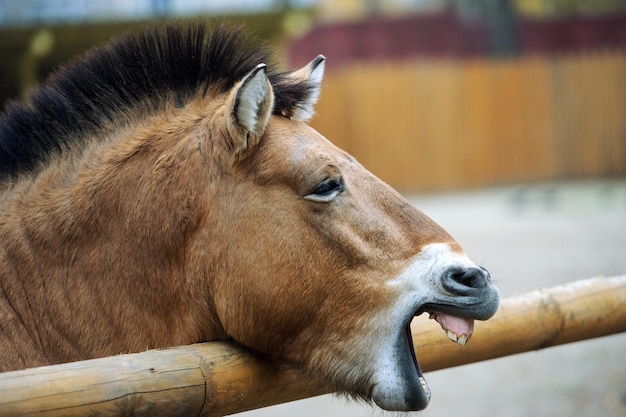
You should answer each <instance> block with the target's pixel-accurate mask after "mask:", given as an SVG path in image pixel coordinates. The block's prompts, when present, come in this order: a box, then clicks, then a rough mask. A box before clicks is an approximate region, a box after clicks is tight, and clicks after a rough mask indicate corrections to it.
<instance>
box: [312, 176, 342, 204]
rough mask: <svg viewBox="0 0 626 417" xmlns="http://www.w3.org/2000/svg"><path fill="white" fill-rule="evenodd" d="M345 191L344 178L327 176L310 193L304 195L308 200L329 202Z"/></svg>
mask: <svg viewBox="0 0 626 417" xmlns="http://www.w3.org/2000/svg"><path fill="white" fill-rule="evenodd" d="M342 191H343V178H342V177H337V178H335V177H333V178H326V179H325V180H324V181H322V182H320V183H319V184H318V185H317V187H315V189H314V190H313V191H311V193H310V194H308V195H306V196H304V198H306V199H307V200H312V201H317V202H320V203H327V202H329V201H332V200H333V199H334V198H335V197H337V196H338V195H339V194H340V193H341V192H342Z"/></svg>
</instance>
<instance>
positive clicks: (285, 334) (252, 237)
mask: <svg viewBox="0 0 626 417" xmlns="http://www.w3.org/2000/svg"><path fill="white" fill-rule="evenodd" d="M323 71H324V57H322V56H319V57H317V58H316V59H314V60H313V61H312V62H311V63H310V64H309V65H308V66H306V67H304V68H302V69H300V70H298V71H296V72H293V73H291V74H289V75H288V76H286V77H284V79H283V80H282V83H290V82H294V83H303V82H304V83H305V84H306V85H307V91H308V93H307V94H305V95H304V96H303V97H302V99H301V100H300V101H298V102H294V103H293V105H292V106H291V107H290V108H286V109H284V110H283V111H282V113H281V114H274V115H273V114H272V110H271V109H272V107H273V102H274V94H273V86H272V83H271V82H270V80H268V78H267V76H266V73H265V67H264V66H263V65H262V64H261V65H259V66H257V67H256V68H254V69H253V70H252V71H251V72H250V73H249V74H248V75H247V76H246V77H244V78H243V79H242V80H241V81H240V82H239V83H238V84H237V85H236V86H234V87H233V88H232V90H231V91H230V92H228V94H227V98H226V99H225V100H224V104H223V106H224V107H223V108H224V110H223V111H224V118H223V120H222V123H223V124H224V125H225V128H224V131H225V132H228V133H227V136H228V138H227V141H226V142H227V143H228V144H229V145H230V146H229V148H228V149H229V150H230V152H232V154H231V155H228V153H226V155H227V156H228V157H229V159H228V160H229V161H230V165H229V167H228V169H227V171H228V175H226V176H224V178H228V180H227V182H226V183H225V184H223V187H222V190H223V191H222V192H221V194H220V197H219V198H218V199H217V200H218V201H219V203H218V204H219V205H220V209H219V210H217V211H216V212H217V213H221V214H220V215H221V216H227V219H224V222H223V223H224V225H223V227H224V229H221V230H219V229H218V230H216V233H217V234H215V235H214V238H215V239H219V242H216V243H219V245H220V246H221V247H222V249H221V253H222V254H223V255H224V259H222V262H223V264H222V265H223V266H224V268H223V270H222V271H220V272H219V273H215V275H214V276H213V282H212V284H211V285H212V289H213V292H212V299H213V302H214V304H215V312H216V315H217V317H216V320H217V321H218V322H219V323H220V324H221V325H222V326H223V327H224V330H225V332H226V333H227V334H228V335H230V336H231V337H233V338H234V339H235V340H237V341H238V342H240V343H242V344H244V345H245V346H247V347H249V348H251V349H253V350H256V351H257V352H261V353H262V354H265V355H268V356H270V357H272V358H276V359H281V360H287V361H289V362H292V363H296V364H298V365H301V366H305V367H306V368H307V369H308V370H309V371H310V372H312V373H313V374H315V375H317V376H318V377H319V378H320V379H321V380H323V381H324V382H326V383H327V384H330V385H331V386H332V387H334V388H335V389H336V390H338V391H344V392H347V393H349V394H351V395H353V396H356V397H360V398H364V399H371V400H373V401H374V402H375V403H376V404H377V405H379V406H380V407H381V408H384V409H387V410H419V409H422V408H424V407H425V406H426V405H427V403H428V401H429V398H430V390H429V388H428V385H427V384H426V381H425V380H424V378H423V375H422V372H421V370H420V367H419V365H418V362H417V358H416V357H415V354H414V351H413V346H412V337H411V334H410V327H409V325H410V322H411V320H412V318H413V317H414V316H416V315H419V314H421V313H423V312H428V313H430V314H431V316H432V317H434V318H436V319H437V321H438V322H439V323H440V324H441V325H442V327H443V328H444V330H445V331H446V332H447V334H448V335H449V336H450V337H451V338H452V339H453V340H455V341H457V342H458V343H460V344H461V345H464V344H465V343H466V342H467V340H468V339H469V337H470V336H471V334H472V330H473V319H479V320H485V319H488V318H489V317H491V316H492V315H493V314H494V313H495V311H496V309H497V306H498V299H499V296H498V291H497V290H496V288H495V286H494V285H493V284H492V282H491V279H490V276H489V273H488V272H487V270H485V269H484V268H482V267H479V266H477V265H476V264H474V263H473V262H472V261H470V260H469V259H468V258H467V257H466V256H465V255H464V253H463V251H462V249H461V247H460V246H459V244H458V243H456V242H455V241H454V239H453V238H452V237H451V236H450V235H449V234H448V233H446V232H445V231H444V230H443V229H442V228H441V227H440V226H438V225H437V224H436V223H434V222H433V221H432V220H431V219H429V218H428V217H427V216H426V215H424V214H423V213H421V212H420V211H419V210H417V209H416V208H414V207H413V206H412V205H411V204H410V203H409V202H407V200H405V199H404V198H403V197H402V196H401V195H399V194H398V193H397V192H395V191H394V190H393V189H392V188H390V187H389V186H388V185H386V184H385V183H384V182H382V181H381V180H379V179H378V178H377V177H375V176H374V175H372V174H371V173H370V172H368V171H367V170H366V169H365V168H364V167H363V166H362V165H360V164H359V163H358V162H357V161H356V160H355V158H353V157H351V156H350V155H349V154H347V153H346V152H344V151H342V150H340V149H338V148H336V147H335V146H334V145H333V144H332V143H331V142H329V141H328V140H327V139H326V138H324V137H323V136H322V135H321V134H319V133H318V132H316V131H315V130H314V129H312V128H311V127H309V126H308V125H307V124H306V122H307V121H308V119H309V118H310V117H311V116H312V115H313V105H314V104H315V101H316V100H317V98H318V96H319V92H320V88H321V81H322V77H323ZM280 87H281V86H280V85H278V88H280ZM346 111H349V109H346ZM214 224H215V223H214ZM213 271H214V272H217V271H215V270H213Z"/></svg>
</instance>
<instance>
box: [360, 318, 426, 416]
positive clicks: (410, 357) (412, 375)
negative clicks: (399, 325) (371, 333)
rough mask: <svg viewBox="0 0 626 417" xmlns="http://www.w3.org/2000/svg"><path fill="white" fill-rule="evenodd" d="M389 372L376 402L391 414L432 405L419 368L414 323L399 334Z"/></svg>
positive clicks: (375, 394) (377, 387)
mask: <svg viewBox="0 0 626 417" xmlns="http://www.w3.org/2000/svg"><path fill="white" fill-rule="evenodd" d="M389 359H390V362H392V363H388V364H386V365H387V366H388V368H387V370H386V372H384V373H383V375H382V378H381V379H380V380H379V381H378V382H377V384H376V385H375V386H374V389H373V390H372V400H373V401H374V403H376V405H377V406H379V407H380V408H382V409H384V410H388V411H419V410H423V409H425V408H426V406H428V403H429V401H430V388H429V386H428V383H427V382H426V379H425V378H424V374H423V373H422V370H421V368H420V366H419V362H418V361H417V357H416V355H415V349H414V347H413V335H412V334H411V322H410V321H409V322H408V323H407V324H406V325H405V326H404V331H401V332H399V333H398V335H397V340H396V343H395V344H394V346H393V352H392V354H391V355H390V357H389Z"/></svg>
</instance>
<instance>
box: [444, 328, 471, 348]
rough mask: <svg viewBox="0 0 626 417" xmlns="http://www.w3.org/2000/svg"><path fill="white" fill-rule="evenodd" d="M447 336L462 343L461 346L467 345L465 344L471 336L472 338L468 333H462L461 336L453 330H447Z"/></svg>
mask: <svg viewBox="0 0 626 417" xmlns="http://www.w3.org/2000/svg"><path fill="white" fill-rule="evenodd" d="M446 336H448V339H450V340H452V341H453V342H455V343H458V344H459V345H461V347H465V345H466V344H467V342H468V341H469V338H470V337H469V336H468V335H466V334H462V335H461V336H459V335H457V334H456V333H454V332H453V331H452V330H448V331H446Z"/></svg>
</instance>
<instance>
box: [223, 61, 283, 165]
mask: <svg viewBox="0 0 626 417" xmlns="http://www.w3.org/2000/svg"><path fill="white" fill-rule="evenodd" d="M273 107H274V93H273V91H272V86H271V85H270V82H269V80H268V79H267V74H266V65H265V64H259V65H257V66H256V67H255V68H254V69H253V70H252V71H250V73H248V75H246V76H245V77H244V78H243V80H241V81H239V82H238V83H237V84H236V85H235V86H234V87H233V88H232V90H231V91H230V93H229V97H228V108H229V115H228V120H227V123H228V126H229V131H230V134H231V136H232V139H233V141H234V146H235V152H236V153H237V154H238V155H239V156H242V155H243V154H244V153H245V151H246V150H247V149H251V148H254V147H255V146H256V144H257V143H258V142H259V139H260V138H261V136H263V133H264V132H265V129H266V128H267V123H268V121H269V118H270V116H271V114H272V109H273Z"/></svg>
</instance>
